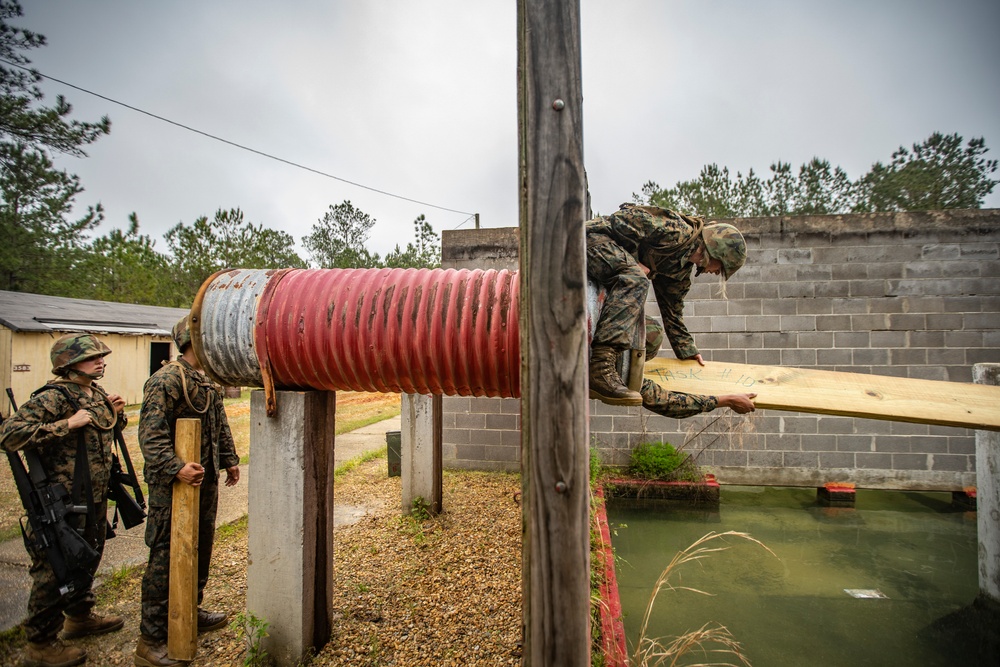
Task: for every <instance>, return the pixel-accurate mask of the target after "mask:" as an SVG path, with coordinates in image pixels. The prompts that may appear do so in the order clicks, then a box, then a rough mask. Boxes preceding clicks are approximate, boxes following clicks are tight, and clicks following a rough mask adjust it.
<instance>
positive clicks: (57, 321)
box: [0, 290, 188, 335]
mask: <svg viewBox="0 0 1000 667" xmlns="http://www.w3.org/2000/svg"><path fill="white" fill-rule="evenodd" d="M187 312H188V310H187V309H186V308H161V307H159V306H138V305H135V304H131V303H112V302H110V301H92V300H90V299H67V298H65V297H60V296H45V295H43V294H27V293H25V292H6V291H3V290H0V324H2V325H3V326H5V327H7V328H8V329H11V330H12V331H89V332H93V333H101V332H104V333H124V334H129V333H132V334H168V335H169V334H170V329H171V328H173V326H174V324H176V323H177V320H179V319H181V318H182V317H184V315H186V314H187Z"/></svg>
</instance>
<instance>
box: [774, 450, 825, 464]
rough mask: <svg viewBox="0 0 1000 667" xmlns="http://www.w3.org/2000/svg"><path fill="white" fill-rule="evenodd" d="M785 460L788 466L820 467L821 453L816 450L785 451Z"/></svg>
mask: <svg viewBox="0 0 1000 667" xmlns="http://www.w3.org/2000/svg"><path fill="white" fill-rule="evenodd" d="M783 460H784V464H785V467H786V468H818V467H819V454H816V453H814V452H785V455H784V457H783Z"/></svg>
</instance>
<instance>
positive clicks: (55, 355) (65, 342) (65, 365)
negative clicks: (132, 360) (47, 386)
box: [49, 333, 111, 376]
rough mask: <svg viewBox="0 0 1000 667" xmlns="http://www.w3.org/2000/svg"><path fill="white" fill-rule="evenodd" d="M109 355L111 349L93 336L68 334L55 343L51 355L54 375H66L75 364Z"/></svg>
mask: <svg viewBox="0 0 1000 667" xmlns="http://www.w3.org/2000/svg"><path fill="white" fill-rule="evenodd" d="M109 354H111V348H110V347H108V346H107V345H105V344H104V343H103V342H102V341H100V340H98V338H97V336H94V335H93V334H88V333H71V334H66V335H65V336H62V337H60V338H59V340H57V341H56V342H55V343H53V345H52V352H50V353H49V357H50V358H51V359H52V374H53V375H59V376H63V375H66V372H67V370H68V369H69V367H70V366H72V365H73V364H75V363H78V362H81V361H86V360H87V359H93V358H94V357H106V356H108V355H109Z"/></svg>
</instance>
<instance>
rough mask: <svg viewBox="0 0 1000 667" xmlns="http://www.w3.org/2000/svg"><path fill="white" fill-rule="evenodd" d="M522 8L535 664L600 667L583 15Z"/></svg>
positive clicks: (527, 458)
mask: <svg viewBox="0 0 1000 667" xmlns="http://www.w3.org/2000/svg"><path fill="white" fill-rule="evenodd" d="M517 9H518V12H517V24H518V25H517V29H518V33H517V41H518V69H517V72H518V136H519V142H518V143H519V163H520V188H521V193H520V211H519V217H520V228H521V231H520V234H521V253H520V255H521V257H520V264H521V272H520V276H521V278H520V279H521V285H520V299H521V306H520V308H521V312H520V326H521V424H522V425H521V479H522V482H521V483H522V487H523V493H522V497H523V499H524V505H523V507H524V509H523V513H524V514H523V517H524V518H523V546H522V554H523V567H522V608H523V612H522V614H523V630H524V648H523V663H524V664H525V665H535V666H539V665H589V664H590V539H589V538H590V530H589V519H590V515H589V495H590V481H589V477H588V471H587V466H588V425H587V367H588V360H587V359H588V355H587V350H588V346H587V331H586V316H587V313H586V254H585V252H584V248H585V245H584V230H583V222H584V218H585V207H586V176H585V174H584V168H583V126H582V118H581V117H582V110H583V96H582V92H581V86H580V7H579V2H578V0H519V1H518V7H517Z"/></svg>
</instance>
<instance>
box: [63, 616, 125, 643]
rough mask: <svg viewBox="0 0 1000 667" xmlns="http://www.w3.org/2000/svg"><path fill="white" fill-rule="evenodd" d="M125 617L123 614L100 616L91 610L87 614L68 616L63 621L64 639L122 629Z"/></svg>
mask: <svg viewBox="0 0 1000 667" xmlns="http://www.w3.org/2000/svg"><path fill="white" fill-rule="evenodd" d="M123 625H125V619H124V618H122V617H121V616H99V615H98V614H95V613H94V612H90V613H89V614H87V615H86V616H67V617H66V620H65V621H63V629H62V634H61V635H59V636H60V637H62V638H63V639H77V638H78V637H89V636H90V635H103V634H105V633H107V632H114V631H115V630H121V629H122V626H123Z"/></svg>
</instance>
